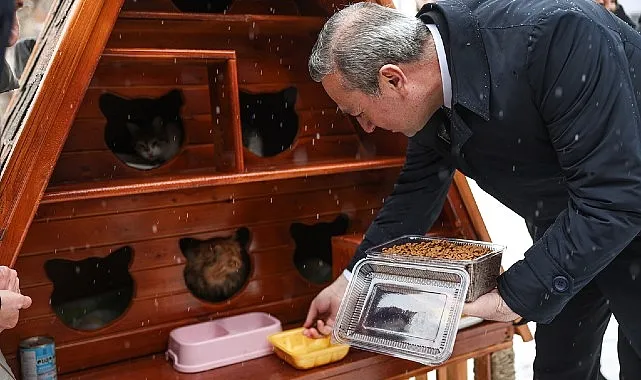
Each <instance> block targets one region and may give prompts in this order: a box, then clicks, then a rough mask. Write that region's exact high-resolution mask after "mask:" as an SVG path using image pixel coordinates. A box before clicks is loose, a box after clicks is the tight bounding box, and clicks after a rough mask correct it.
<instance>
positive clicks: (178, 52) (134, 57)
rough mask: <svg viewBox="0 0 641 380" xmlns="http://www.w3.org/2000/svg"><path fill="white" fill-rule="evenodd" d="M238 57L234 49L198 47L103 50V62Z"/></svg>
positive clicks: (206, 60) (206, 61)
mask: <svg viewBox="0 0 641 380" xmlns="http://www.w3.org/2000/svg"><path fill="white" fill-rule="evenodd" d="M230 59H236V52H235V51H234V50H196V49H128V48H107V49H105V50H104V51H103V52H102V61H103V62H122V61H154V62H167V63H178V62H184V61H189V62H202V63H208V62H212V61H213V62H224V61H227V60H230Z"/></svg>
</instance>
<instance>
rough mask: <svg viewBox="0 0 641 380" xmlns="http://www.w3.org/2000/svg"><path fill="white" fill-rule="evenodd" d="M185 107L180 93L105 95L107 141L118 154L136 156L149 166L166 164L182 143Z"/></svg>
mask: <svg viewBox="0 0 641 380" xmlns="http://www.w3.org/2000/svg"><path fill="white" fill-rule="evenodd" d="M182 104H183V100H182V94H181V92H180V91H179V90H172V91H170V92H169V93H167V94H165V95H163V96H161V97H159V98H135V99H125V98H122V97H119V96H117V95H115V94H110V93H106V94H103V95H102V96H101V97H100V110H101V111H102V113H103V114H104V115H105V117H106V119H107V125H106V127H105V142H106V143H107V145H108V146H109V147H110V148H112V150H113V151H114V152H115V153H121V154H135V155H137V156H139V157H141V158H143V159H144V160H146V161H147V162H149V163H156V162H164V161H166V160H168V159H169V158H171V157H172V156H173V154H175V153H177V152H178V150H179V148H180V146H181V145H182V142H183V135H184V133H183V126H182V119H181V117H180V108H181V106H182Z"/></svg>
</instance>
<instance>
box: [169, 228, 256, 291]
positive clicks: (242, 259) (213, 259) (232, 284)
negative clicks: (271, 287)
mask: <svg viewBox="0 0 641 380" xmlns="http://www.w3.org/2000/svg"><path fill="white" fill-rule="evenodd" d="M250 241H251V236H250V233H249V230H248V229H247V228H244V227H243V228H239V229H238V230H237V231H236V233H235V234H234V235H232V236H225V237H214V238H211V239H207V240H198V239H193V238H182V239H180V242H179V245H180V250H181V251H182V253H183V255H185V257H186V258H187V263H186V264H185V270H184V277H185V284H186V285H187V288H188V289H189V290H190V291H191V292H192V294H194V295H195V296H196V297H198V298H200V299H202V300H204V301H209V302H221V301H225V300H227V299H228V298H230V297H231V296H233V295H234V294H236V293H237V292H238V291H239V290H240V289H241V288H242V287H243V286H244V285H245V282H246V281H247V278H248V277H249V272H250V260H249V254H248V253H247V252H248V250H249V243H250Z"/></svg>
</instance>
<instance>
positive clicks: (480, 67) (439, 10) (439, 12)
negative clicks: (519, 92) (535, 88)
mask: <svg viewBox="0 0 641 380" xmlns="http://www.w3.org/2000/svg"><path fill="white" fill-rule="evenodd" d="M417 17H419V18H420V19H421V20H422V21H423V22H424V23H426V24H427V23H430V24H436V26H437V28H438V29H439V31H440V33H441V36H442V38H443V42H444V44H445V52H446V54H447V56H448V64H449V69H450V74H451V77H452V106H454V105H456V104H460V105H462V106H464V107H465V108H467V109H469V110H470V111H472V112H474V113H476V114H477V115H479V116H480V117H482V118H483V119H484V120H486V121H487V120H489V118H490V68H489V64H488V60H487V55H486V52H485V46H484V45H483V40H482V39H481V32H480V30H479V26H478V22H477V21H476V19H474V18H473V16H472V11H471V10H470V9H469V8H468V7H467V5H465V4H463V3H462V2H460V1H459V0H448V1H444V2H442V3H438V4H433V3H428V4H426V5H424V6H423V8H421V10H420V11H419V13H418V15H417Z"/></svg>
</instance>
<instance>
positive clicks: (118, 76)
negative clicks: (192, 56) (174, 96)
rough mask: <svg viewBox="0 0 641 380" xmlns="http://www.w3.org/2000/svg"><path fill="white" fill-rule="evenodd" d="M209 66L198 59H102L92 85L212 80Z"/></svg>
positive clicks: (188, 83) (199, 83) (194, 83)
mask: <svg viewBox="0 0 641 380" xmlns="http://www.w3.org/2000/svg"><path fill="white" fill-rule="evenodd" d="M208 83H209V82H208V79H207V67H206V65H203V64H197V63H181V64H174V63H168V64H167V63H157V62H156V63H141V62H118V63H113V62H107V61H105V60H104V59H101V60H100V63H99V64H98V67H97V68H96V73H95V74H94V76H93V78H92V79H91V84H90V85H89V88H102V86H110V87H117V86H120V87H125V86H132V87H133V86H179V87H180V86H181V85H187V86H189V85H205V84H208Z"/></svg>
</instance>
